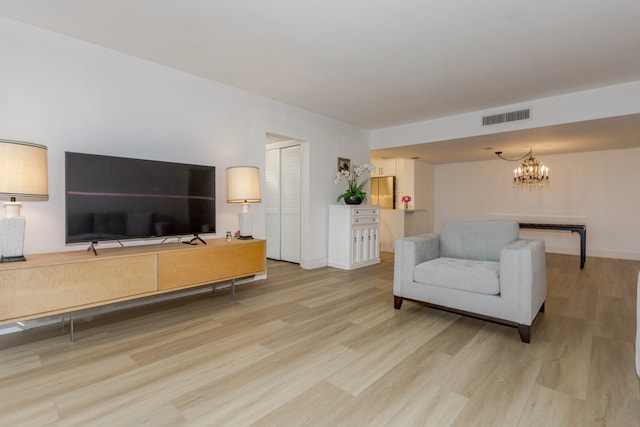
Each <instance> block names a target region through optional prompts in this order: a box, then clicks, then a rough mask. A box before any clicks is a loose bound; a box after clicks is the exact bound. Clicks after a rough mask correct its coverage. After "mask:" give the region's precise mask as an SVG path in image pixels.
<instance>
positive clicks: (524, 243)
mask: <svg viewBox="0 0 640 427" xmlns="http://www.w3.org/2000/svg"><path fill="white" fill-rule="evenodd" d="M500 295H501V297H502V298H503V299H504V300H506V301H514V302H518V304H519V306H520V312H521V314H522V318H521V319H520V323H522V324H525V325H531V322H532V321H533V319H534V318H535V316H536V314H537V313H538V310H539V309H540V307H541V306H542V304H543V303H544V301H545V299H546V297H547V262H546V255H545V245H544V240H525V239H520V240H517V241H515V242H513V243H512V244H510V245H509V246H507V247H505V248H503V249H502V250H501V251H500Z"/></svg>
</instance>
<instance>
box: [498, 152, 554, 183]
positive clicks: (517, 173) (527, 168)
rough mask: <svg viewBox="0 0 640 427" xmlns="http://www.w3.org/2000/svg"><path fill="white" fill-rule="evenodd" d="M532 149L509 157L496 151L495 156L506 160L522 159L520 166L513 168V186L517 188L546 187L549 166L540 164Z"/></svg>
mask: <svg viewBox="0 0 640 427" xmlns="http://www.w3.org/2000/svg"><path fill="white" fill-rule="evenodd" d="M532 153H533V150H532V149H529V152H528V153H527V154H525V155H524V156H522V157H518V158H515V159H510V158H508V157H504V156H503V155H502V151H496V156H498V157H500V158H501V159H502V160H508V161H510V162H516V161H520V160H523V159H524V161H523V162H522V163H521V164H520V167H518V168H516V169H514V170H513V186H514V187H517V188H526V189H528V190H529V191H532V190H533V189H534V188H542V187H546V186H547V184H548V183H549V168H548V167H547V166H545V165H541V164H540V162H539V161H538V160H536V158H535V157H533V154H532Z"/></svg>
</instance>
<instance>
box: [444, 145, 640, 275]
mask: <svg viewBox="0 0 640 427" xmlns="http://www.w3.org/2000/svg"><path fill="white" fill-rule="evenodd" d="M534 155H535V153H534ZM538 160H539V161H540V162H541V163H544V164H545V165H547V166H549V168H550V184H549V186H548V188H545V189H539V190H534V191H533V192H529V191H527V190H521V189H514V188H513V187H512V179H513V169H514V167H515V166H514V162H506V161H504V160H492V161H484V162H471V163H456V164H449V165H438V166H436V168H435V177H436V178H435V181H436V190H435V193H436V194H435V211H436V216H435V228H436V231H439V230H440V228H441V224H442V221H444V220H467V219H501V218H513V219H517V220H520V221H523V222H536V221H544V222H557V223H584V224H587V263H588V257H589V256H597V257H606V258H621V259H633V260H640V227H639V226H638V219H639V218H640V190H639V187H638V185H639V184H640V168H639V167H638V165H639V164H640V148H635V149H626V150H611V151H599V152H588V153H578V154H566V155H556V156H544V157H538ZM515 165H516V166H517V162H516V163H515ZM521 236H522V237H525V238H542V239H544V240H545V243H546V247H547V252H556V253H567V254H575V255H577V254H579V253H580V252H579V238H578V236H577V235H575V234H571V233H569V232H557V231H553V232H551V231H538V232H534V231H528V230H523V231H522V232H521Z"/></svg>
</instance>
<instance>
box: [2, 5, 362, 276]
mask: <svg viewBox="0 0 640 427" xmlns="http://www.w3.org/2000/svg"><path fill="white" fill-rule="evenodd" d="M203 54H205V53H203ZM206 54H210V53H206ZM0 57H1V58H2V59H3V60H2V67H0V117H1V119H0V138H2V139H15V140H23V141H30V142H34V143H39V144H43V145H46V146H47V147H48V149H49V196H50V197H49V198H50V200H49V201H48V202H31V203H30V202H26V203H24V206H23V209H22V212H23V215H24V216H26V217H27V231H26V237H25V249H24V252H25V254H30V253H40V252H50V251H61V250H69V249H79V248H78V247H77V246H73V247H65V244H64V233H65V231H64V223H65V208H64V152H65V151H78V152H88V153H96V154H109V155H116V156H126V157H136V158H145V159H154V160H166V161H176V162H187V163H198V164H207V165H213V166H216V193H217V202H216V209H217V224H216V226H217V231H218V233H217V237H223V236H224V233H225V231H226V230H235V229H236V228H237V217H236V213H237V211H238V210H239V207H238V206H237V205H229V204H227V203H226V202H225V198H226V194H225V193H226V190H225V170H226V168H227V167H228V166H232V165H238V164H250V165H256V166H259V167H260V169H261V171H262V172H261V176H262V179H263V182H264V175H263V171H264V148H265V133H266V132H271V133H275V134H280V135H287V136H289V137H293V138H297V139H300V140H304V141H307V147H308V150H306V152H305V154H304V157H305V160H304V162H305V164H304V166H303V168H304V169H305V177H304V188H303V191H304V192H305V201H304V202H303V212H304V215H305V220H304V223H303V227H302V228H303V235H304V242H303V249H302V252H303V253H302V256H303V261H302V265H303V266H306V267H309V268H312V267H319V266H323V265H326V263H327V237H326V236H327V235H328V233H327V227H328V204H330V203H335V199H336V197H337V195H338V194H340V193H341V192H342V191H341V190H342V189H341V188H337V186H336V185H334V183H333V180H334V178H335V172H336V157H338V156H341V157H349V158H351V159H352V161H353V162H355V163H363V162H366V161H367V160H368V158H369V147H368V142H369V141H368V138H369V134H368V132H367V131H364V130H361V129H357V128H354V127H352V126H348V125H345V124H343V123H340V122H337V121H334V120H331V119H328V118H325V117H322V116H318V115H316V114H312V113H309V112H306V111H303V110H300V109H298V108H295V107H292V106H288V105H285V104H282V103H278V102H275V101H272V100H269V99H266V98H263V97H260V96H257V95H254V94H250V93H247V92H243V91H240V90H237V89H234V88H231V87H229V86H225V85H222V84H218V83H215V82H211V81H208V80H204V79H202V78H199V77H195V76H192V75H189V74H185V73H182V72H178V71H176V70H173V69H169V68H166V67H163V66H160V65H157V64H153V63H150V62H147V61H143V60H140V59H137V58H133V57H130V56H127V55H123V54H120V53H116V52H113V51H110V50H107V49H104V48H101V47H98V46H96V45H92V44H89V43H85V42H82V41H79V40H75V39H72V38H69V37H66V36H62V35H58V34H55V33H51V32H48V31H44V30H40V29H37V28H35V27H31V26H27V25H23V24H21V23H18V22H15V21H11V20H7V19H4V18H0ZM251 209H252V211H253V212H254V235H255V236H256V237H264V235H265V221H264V207H263V206H262V205H261V204H257V205H253V206H252V208H251ZM211 237H215V236H211ZM81 248H82V247H81Z"/></svg>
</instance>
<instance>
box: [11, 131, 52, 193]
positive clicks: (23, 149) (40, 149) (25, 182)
mask: <svg viewBox="0 0 640 427" xmlns="http://www.w3.org/2000/svg"><path fill="white" fill-rule="evenodd" d="M0 197H11V198H14V197H15V198H17V199H29V200H48V199H49V180H48V170H47V147H45V146H44V145H38V144H31V143H29V142H20V141H9V140H4V139H0Z"/></svg>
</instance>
